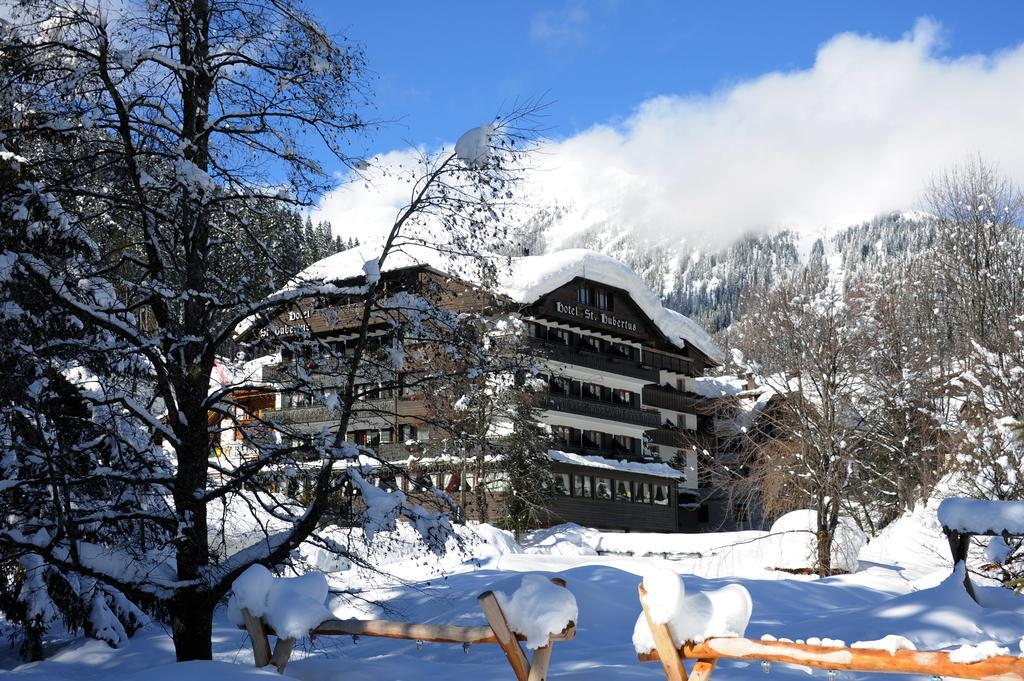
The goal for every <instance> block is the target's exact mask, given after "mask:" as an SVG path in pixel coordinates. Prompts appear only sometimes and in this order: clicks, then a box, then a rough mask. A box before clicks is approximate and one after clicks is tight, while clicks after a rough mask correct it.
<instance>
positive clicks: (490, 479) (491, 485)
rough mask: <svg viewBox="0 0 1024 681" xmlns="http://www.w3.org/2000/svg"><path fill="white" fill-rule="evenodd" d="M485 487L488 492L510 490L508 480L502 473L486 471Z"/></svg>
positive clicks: (484, 477)
mask: <svg viewBox="0 0 1024 681" xmlns="http://www.w3.org/2000/svg"><path fill="white" fill-rule="evenodd" d="M483 485H484V489H485V490H487V491H488V492H504V491H507V490H508V480H506V479H505V478H504V476H502V475H501V474H500V473H484V476H483Z"/></svg>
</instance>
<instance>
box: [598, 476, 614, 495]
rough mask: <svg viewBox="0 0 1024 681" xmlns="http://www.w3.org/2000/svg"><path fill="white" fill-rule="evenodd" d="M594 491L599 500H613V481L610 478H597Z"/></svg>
mask: <svg viewBox="0 0 1024 681" xmlns="http://www.w3.org/2000/svg"><path fill="white" fill-rule="evenodd" d="M594 482H595V484H594V491H595V493H596V496H597V498H598V499H611V498H612V481H611V479H609V478H595V481H594Z"/></svg>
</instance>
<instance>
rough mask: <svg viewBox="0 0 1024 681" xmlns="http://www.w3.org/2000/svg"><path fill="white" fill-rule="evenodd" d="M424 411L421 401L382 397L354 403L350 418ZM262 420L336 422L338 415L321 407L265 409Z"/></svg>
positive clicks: (399, 414) (411, 414)
mask: <svg viewBox="0 0 1024 681" xmlns="http://www.w3.org/2000/svg"><path fill="white" fill-rule="evenodd" d="M417 397H418V396H417ZM425 411H426V403H425V402H424V400H422V399H415V398H413V397H402V398H399V399H398V400H397V401H396V400H395V398H393V397H382V398H379V399H373V400H360V401H358V402H356V403H355V404H354V405H353V408H352V417H353V418H354V419H358V418H363V417H367V416H375V415H382V416H392V415H395V414H396V412H397V415H398V416H419V415H422V414H423V413H424V412H425ZM264 418H265V419H266V420H268V421H278V422H280V423H322V422H325V421H336V420H337V419H338V414H337V412H332V411H331V410H329V409H328V408H327V407H324V406H322V405H310V406H308V407H284V408H283V409H267V410H266V411H264Z"/></svg>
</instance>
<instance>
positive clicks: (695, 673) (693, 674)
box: [690, 657, 718, 681]
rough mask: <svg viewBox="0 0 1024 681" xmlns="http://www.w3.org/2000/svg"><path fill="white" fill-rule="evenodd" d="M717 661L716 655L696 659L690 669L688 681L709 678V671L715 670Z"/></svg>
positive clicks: (700, 680)
mask: <svg viewBox="0 0 1024 681" xmlns="http://www.w3.org/2000/svg"><path fill="white" fill-rule="evenodd" d="M717 662H718V658H717V657H712V658H704V659H701V660H697V662H696V663H694V665H693V669H691V670H690V681H708V679H710V678H711V672H713V671H715V664H716V663H717Z"/></svg>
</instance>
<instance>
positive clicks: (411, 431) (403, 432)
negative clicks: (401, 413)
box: [398, 423, 417, 442]
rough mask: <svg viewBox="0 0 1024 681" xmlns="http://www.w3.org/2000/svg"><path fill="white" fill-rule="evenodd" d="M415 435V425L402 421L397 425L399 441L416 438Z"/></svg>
mask: <svg viewBox="0 0 1024 681" xmlns="http://www.w3.org/2000/svg"><path fill="white" fill-rule="evenodd" d="M416 435H417V433H416V426H414V425H412V424H411V423H402V424H400V425H399V426H398V440H399V441H400V442H409V441H410V440H416Z"/></svg>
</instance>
